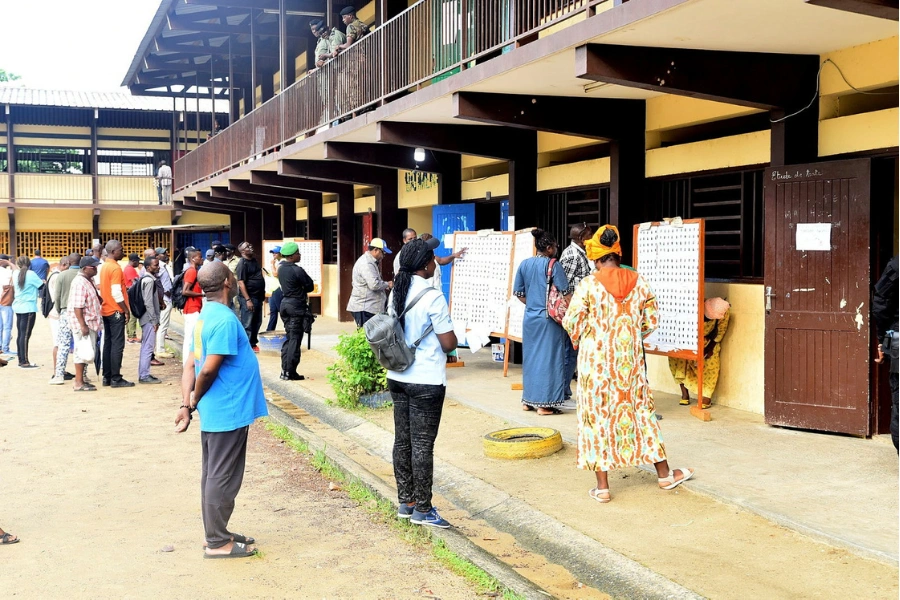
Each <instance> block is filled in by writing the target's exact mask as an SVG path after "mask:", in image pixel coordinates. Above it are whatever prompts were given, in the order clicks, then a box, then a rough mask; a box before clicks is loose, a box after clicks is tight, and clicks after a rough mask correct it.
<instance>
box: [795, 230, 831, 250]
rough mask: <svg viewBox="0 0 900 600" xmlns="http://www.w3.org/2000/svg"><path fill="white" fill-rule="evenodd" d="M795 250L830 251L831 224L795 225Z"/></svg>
mask: <svg viewBox="0 0 900 600" xmlns="http://www.w3.org/2000/svg"><path fill="white" fill-rule="evenodd" d="M796 248H797V250H804V251H805V250H825V251H826V252H830V251H831V223H797V244H796Z"/></svg>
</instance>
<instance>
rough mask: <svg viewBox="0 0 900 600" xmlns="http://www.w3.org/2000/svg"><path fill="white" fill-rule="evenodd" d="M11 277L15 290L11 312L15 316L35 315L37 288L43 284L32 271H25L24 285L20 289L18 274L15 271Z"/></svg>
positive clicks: (36, 309)
mask: <svg viewBox="0 0 900 600" xmlns="http://www.w3.org/2000/svg"><path fill="white" fill-rule="evenodd" d="M12 277H13V288H14V290H15V297H14V298H13V303H12V309H13V312H14V313H16V314H17V315H20V314H24V313H36V312H37V311H38V306H37V297H38V288H40V287H41V286H42V285H44V282H43V281H41V278H40V277H38V276H37V275H36V274H35V272H34V271H25V285H24V286H22V287H19V272H18V271H15V272H14V273H13V276H12Z"/></svg>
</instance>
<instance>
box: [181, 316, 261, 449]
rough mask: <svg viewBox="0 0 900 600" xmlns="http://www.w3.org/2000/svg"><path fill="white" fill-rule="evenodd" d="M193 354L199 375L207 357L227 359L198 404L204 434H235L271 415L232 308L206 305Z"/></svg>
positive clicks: (242, 331) (256, 367)
mask: <svg viewBox="0 0 900 600" xmlns="http://www.w3.org/2000/svg"><path fill="white" fill-rule="evenodd" d="M192 350H193V352H194V356H195V358H194V372H195V373H196V374H198V375H199V374H200V366H201V365H202V364H203V362H204V361H205V360H206V356H207V355H209V354H221V355H223V356H225V360H224V361H222V366H221V367H220V368H219V373H218V375H216V379H215V380H214V381H213V383H212V385H211V386H210V387H209V389H208V390H207V391H206V393H205V394H203V397H202V398H200V403H199V404H197V411H198V412H199V413H200V431H206V432H222V431H234V430H235V429H240V428H241V427H245V426H247V425H249V424H251V423H252V422H253V421H255V420H256V419H258V418H259V417H265V416H266V415H268V414H269V411H268V409H267V408H266V397H265V394H264V393H263V386H262V379H261V378H260V376H259V362H258V361H257V360H256V354H254V353H253V350H252V349H251V348H250V342H249V340H248V339H247V333H246V332H245V331H244V327H243V326H242V325H241V322H240V321H239V320H238V318H237V317H236V316H235V315H234V311H232V310H231V307H229V306H225V305H224V304H221V303H219V302H207V303H206V306H204V307H203V310H202V311H201V312H200V318H199V319H198V320H197V324H196V326H195V327H194V343H193V346H192ZM196 357H199V359H198V358H196Z"/></svg>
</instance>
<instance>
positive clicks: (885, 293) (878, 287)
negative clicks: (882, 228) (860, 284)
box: [872, 256, 900, 452]
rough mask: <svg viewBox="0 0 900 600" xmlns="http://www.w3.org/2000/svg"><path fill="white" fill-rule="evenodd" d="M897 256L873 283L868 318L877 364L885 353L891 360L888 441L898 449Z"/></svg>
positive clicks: (899, 363) (899, 362) (899, 360)
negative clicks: (874, 335) (875, 338)
mask: <svg viewBox="0 0 900 600" xmlns="http://www.w3.org/2000/svg"><path fill="white" fill-rule="evenodd" d="M898 270H900V269H898V267H897V257H896V256H895V257H894V258H892V259H891V260H890V261H888V264H887V267H885V269H884V273H883V274H882V275H881V279H879V280H878V283H876V284H875V297H874V298H873V299H872V317H874V319H875V328H876V330H877V331H878V340H879V342H880V343H879V345H878V358H877V359H875V362H877V363H880V362H882V361H883V360H884V358H885V356H887V358H888V360H889V361H890V363H891V375H890V379H891V440H892V441H893V442H894V448H896V449H898V452H900V446H898V441H897V437H898V436H897V434H898V424H897V388H898V381H897V380H898V367H900V358H898V355H897V342H898V333H897V329H898V328H897V310H898V309H897V304H898V302H897V274H898Z"/></svg>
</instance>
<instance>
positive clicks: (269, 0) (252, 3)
mask: <svg viewBox="0 0 900 600" xmlns="http://www.w3.org/2000/svg"><path fill="white" fill-rule="evenodd" d="M183 1H184V3H185V4H194V5H202V6H228V7H233V8H258V9H260V10H278V0H183ZM333 2H334V4H335V6H340V7H344V6H349V5H352V4H353V0H333ZM323 4H324V3H323V2H321V1H319V0H287V5H286V8H287V10H288V12H304V13H315V15H314V16H323V15H324V13H323V10H322V8H323Z"/></svg>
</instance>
